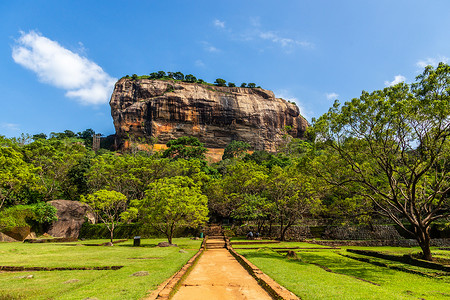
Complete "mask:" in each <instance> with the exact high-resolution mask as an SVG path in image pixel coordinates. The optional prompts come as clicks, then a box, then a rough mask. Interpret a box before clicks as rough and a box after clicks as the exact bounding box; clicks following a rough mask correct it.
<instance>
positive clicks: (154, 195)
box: [136, 176, 208, 244]
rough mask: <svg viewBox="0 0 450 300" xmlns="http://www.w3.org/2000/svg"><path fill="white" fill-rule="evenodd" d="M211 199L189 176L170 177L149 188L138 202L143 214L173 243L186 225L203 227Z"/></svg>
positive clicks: (152, 184)
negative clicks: (174, 236)
mask: <svg viewBox="0 0 450 300" xmlns="http://www.w3.org/2000/svg"><path fill="white" fill-rule="evenodd" d="M207 202H208V198H207V197H206V196H204V195H202V193H201V190H200V188H199V187H198V186H197V185H196V184H195V183H194V181H193V180H192V179H190V178H189V177H186V176H175V177H166V178H162V179H159V180H157V181H155V182H153V183H151V184H150V185H149V189H148V190H147V191H146V196H145V197H144V199H143V200H141V201H137V202H136V207H137V208H138V211H139V215H140V216H141V217H142V218H143V219H144V220H145V221H147V222H149V223H150V224H151V225H152V226H153V227H154V228H155V229H157V230H158V231H160V232H161V233H163V234H164V235H165V236H166V237H167V240H168V242H169V243H170V244H172V239H173V235H174V232H175V230H176V228H177V227H178V226H180V225H182V224H185V225H188V226H192V227H195V226H199V225H201V224H203V223H205V222H206V221H207V219H208V217H207V216H208V205H207Z"/></svg>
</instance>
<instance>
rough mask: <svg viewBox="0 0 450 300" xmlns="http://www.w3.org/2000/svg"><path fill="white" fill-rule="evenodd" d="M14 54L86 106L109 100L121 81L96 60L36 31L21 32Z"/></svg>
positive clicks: (22, 63) (46, 79)
mask: <svg viewBox="0 0 450 300" xmlns="http://www.w3.org/2000/svg"><path fill="white" fill-rule="evenodd" d="M12 57H13V59H14V61H15V62H16V63H18V64H20V65H21V66H23V67H25V68H27V69H29V70H31V71H33V72H35V73H36V74H37V76H38V78H39V80H40V81H41V82H44V83H48V84H50V85H53V86H55V87H58V88H61V89H64V90H66V91H67V92H66V96H67V97H70V98H75V99H76V100H77V101H79V102H80V103H81V104H84V105H91V104H94V105H96V104H103V103H107V102H108V100H109V97H110V95H111V92H112V89H113V87H114V83H115V82H116V80H117V79H115V78H113V77H111V76H110V75H108V74H107V73H106V72H105V71H103V69H102V68H101V67H100V66H99V65H97V64H96V63H94V62H93V61H90V60H89V59H87V58H86V57H83V56H80V55H79V54H77V53H74V52H72V51H70V50H68V49H66V48H64V47H62V46H61V45H60V44H58V43H57V42H55V41H52V40H50V39H48V38H46V37H44V36H42V35H41V34H40V33H37V32H34V31H30V32H29V33H24V32H22V33H21V37H20V38H19V39H18V40H17V41H16V45H15V46H14V47H13V51H12Z"/></svg>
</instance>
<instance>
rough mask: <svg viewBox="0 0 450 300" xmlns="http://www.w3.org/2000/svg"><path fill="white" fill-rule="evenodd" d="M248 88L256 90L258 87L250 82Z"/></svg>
mask: <svg viewBox="0 0 450 300" xmlns="http://www.w3.org/2000/svg"><path fill="white" fill-rule="evenodd" d="M247 87H249V88H255V87H256V84H255V83H253V82H250V83H249V84H247Z"/></svg>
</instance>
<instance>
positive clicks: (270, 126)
mask: <svg viewBox="0 0 450 300" xmlns="http://www.w3.org/2000/svg"><path fill="white" fill-rule="evenodd" d="M110 106H111V115H112V117H113V120H114V126H115V128H116V144H117V146H118V147H120V148H127V147H129V140H128V137H129V136H133V137H135V138H145V139H151V138H157V140H158V143H161V144H165V143H167V142H168V141H170V140H172V139H176V138H179V137H182V136H194V137H197V138H198V139H199V141H200V142H202V143H204V144H205V146H206V147H208V148H220V149H223V148H225V147H226V145H228V144H229V143H230V142H231V141H233V140H238V141H244V142H247V143H249V144H250V145H251V146H252V148H253V149H254V150H267V151H271V152H273V151H276V150H277V148H278V146H279V145H280V144H283V143H284V139H283V136H284V135H285V134H286V131H285V129H286V126H289V128H290V130H289V132H288V133H289V134H290V135H291V136H292V137H294V138H304V137H305V131H306V129H307V127H308V122H307V121H306V119H305V118H304V117H302V115H301V114H300V109H299V108H298V106H297V105H295V104H294V103H291V102H288V101H286V100H284V99H281V98H276V97H275V95H274V93H273V92H271V91H269V90H264V89H261V88H240V87H219V86H211V85H206V84H198V83H187V82H179V81H177V82H173V81H166V80H164V81H163V80H151V79H145V78H143V79H137V80H133V79H131V78H122V79H120V80H119V81H118V82H117V83H116V85H115V88H114V92H113V94H112V96H111V101H110Z"/></svg>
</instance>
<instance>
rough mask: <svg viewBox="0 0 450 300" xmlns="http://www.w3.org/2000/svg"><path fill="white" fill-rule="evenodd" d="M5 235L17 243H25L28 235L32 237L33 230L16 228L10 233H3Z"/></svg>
mask: <svg viewBox="0 0 450 300" xmlns="http://www.w3.org/2000/svg"><path fill="white" fill-rule="evenodd" d="M3 233H4V234H6V235H7V236H9V237H12V238H13V239H15V240H17V241H23V240H24V239H26V237H27V236H28V235H30V233H31V228H30V226H20V227H14V228H12V229H10V230H8V231H3Z"/></svg>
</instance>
